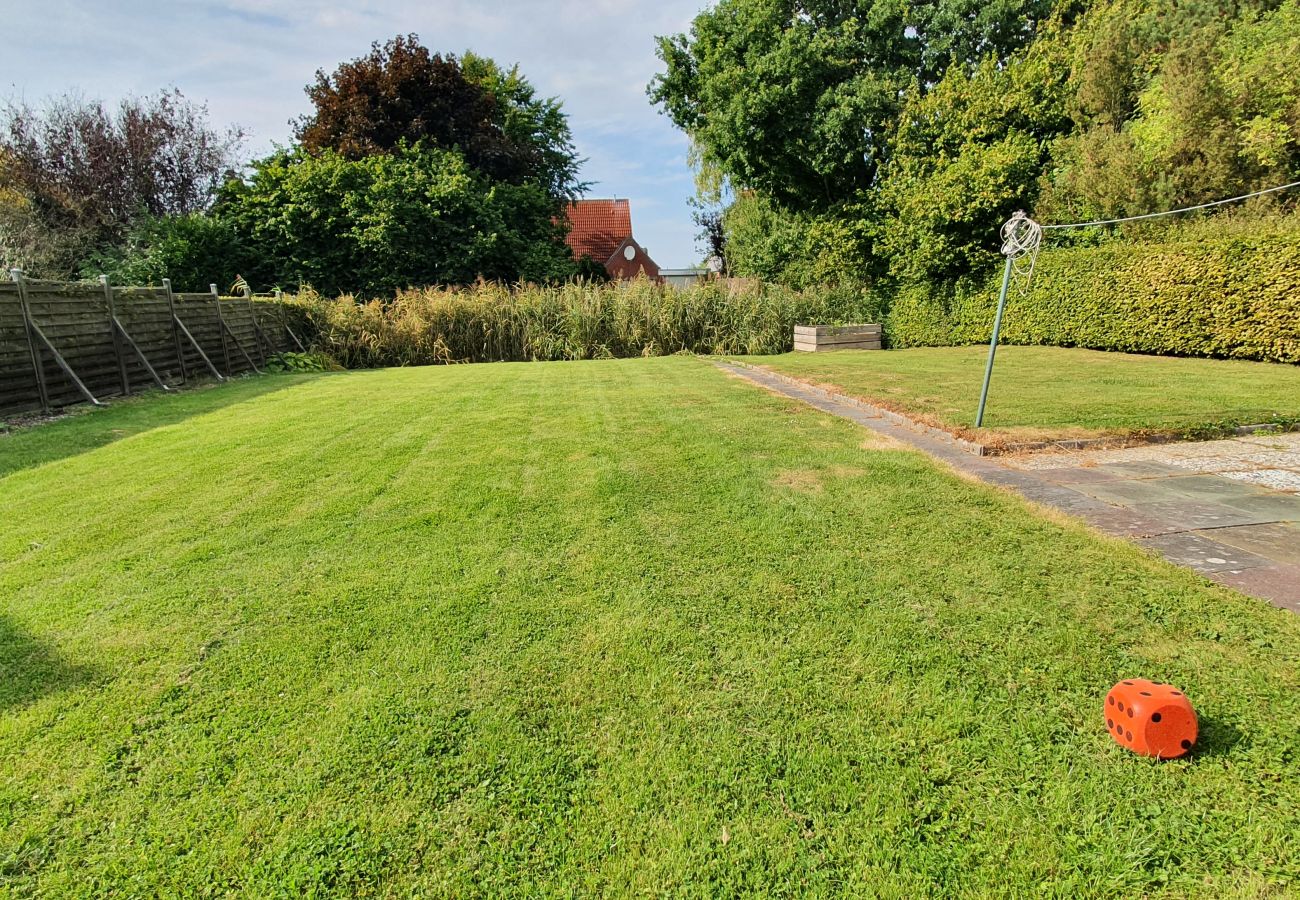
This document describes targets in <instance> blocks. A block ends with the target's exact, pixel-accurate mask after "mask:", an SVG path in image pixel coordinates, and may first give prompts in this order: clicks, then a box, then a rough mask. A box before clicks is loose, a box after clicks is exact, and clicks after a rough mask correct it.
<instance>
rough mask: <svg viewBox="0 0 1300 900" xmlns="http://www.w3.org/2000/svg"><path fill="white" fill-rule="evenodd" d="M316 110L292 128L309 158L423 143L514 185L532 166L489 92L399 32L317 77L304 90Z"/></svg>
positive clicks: (453, 62)
mask: <svg viewBox="0 0 1300 900" xmlns="http://www.w3.org/2000/svg"><path fill="white" fill-rule="evenodd" d="M307 96H308V97H310V98H311V102H312V104H313V105H314V106H315V108H316V109H315V112H314V113H312V114H311V115H309V116H306V117H304V118H302V119H300V120H298V122H297V123H296V127H297V137H298V140H299V142H300V143H301V144H302V147H303V149H305V150H306V151H307V152H309V153H318V152H320V151H322V150H326V149H332V150H336V151H338V152H339V153H341V154H343V155H344V156H346V157H348V158H349V159H359V158H360V157H363V156H370V155H373V154H378V153H388V152H390V151H392V150H393V149H394V148H395V147H397V146H398V144H400V143H402V142H406V143H408V144H412V145H413V144H415V143H416V142H418V141H423V142H424V143H425V144H426V145H432V146H434V147H438V148H440V149H447V150H450V149H453V148H455V149H459V151H460V152H461V154H462V155H464V157H465V161H466V162H468V163H469V164H470V165H471V166H473V167H474V168H476V169H478V170H480V171H481V172H484V173H485V174H487V175H489V176H491V177H493V178H498V179H501V180H504V181H510V182H516V183H517V182H519V181H521V180H523V179H524V178H526V177H527V176H528V175H529V174H530V173H531V171H532V170H533V169H534V168H535V167H536V166H537V164H538V162H539V161H538V159H536V151H535V150H534V149H533V148H531V147H529V146H527V145H524V144H520V143H518V142H515V141H512V140H511V139H510V138H509V136H507V134H506V132H505V130H504V128H503V127H502V126H501V124H500V122H499V121H498V104H497V102H496V99H495V98H494V97H493V95H492V94H491V93H490V92H489V91H487V90H485V89H484V88H483V87H482V86H480V85H479V84H476V83H475V82H473V81H471V80H470V79H468V78H467V77H466V76H465V73H464V72H463V71H462V70H461V66H460V62H459V61H458V60H457V59H456V57H455V56H453V55H451V54H448V55H447V56H445V57H444V56H442V55H441V54H437V53H430V52H429V50H428V49H427V48H426V47H424V46H422V45H421V44H420V41H419V38H418V37H417V36H416V35H414V34H410V35H405V36H402V35H399V36H398V37H395V38H393V39H392V40H391V41H389V42H388V43H386V44H384V45H382V46H380V44H379V43H378V42H375V43H374V44H372V45H371V47H370V52H369V53H368V54H366V55H365V56H363V57H361V58H359V59H354V60H352V61H351V62H345V63H343V64H342V65H340V66H339V67H338V68H337V69H335V70H334V74H333V75H327V74H326V73H325V71H324V70H323V69H322V70H319V71H317V73H316V82H315V84H312V85H310V86H309V87H308V88H307Z"/></svg>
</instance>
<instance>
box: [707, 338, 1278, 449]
mask: <svg viewBox="0 0 1300 900" xmlns="http://www.w3.org/2000/svg"><path fill="white" fill-rule="evenodd" d="M708 358H709V359H713V360H723V361H725V362H727V363H729V364H731V365H735V366H740V367H742V368H746V369H752V370H754V371H758V372H763V373H764V374H766V375H770V376H771V377H773V378H776V379H778V380H780V381H784V382H786V383H787V384H792V385H797V386H798V387H801V388H805V389H807V390H810V391H813V392H815V393H818V394H820V395H822V396H824V397H825V398H826V399H828V400H835V401H837V402H840V403H849V404H852V405H854V406H857V407H860V408H862V409H865V410H867V411H868V412H871V413H872V414H873V415H877V416H879V417H880V418H882V419H886V420H888V421H890V422H893V423H894V424H896V425H901V426H903V427H904V428H907V429H909V430H911V431H916V432H919V433H921V434H929V435H932V436H936V437H937V436H942V437H946V438H950V439H951V440H952V441H953V442H954V443H956V445H957V446H958V447H960V448H961V449H962V450H964V451H965V452H967V453H971V454H974V455H975V456H1009V455H1012V454H1017V453H1039V452H1056V451H1075V450H1119V449H1123V448H1125V447H1142V446H1150V445H1156V444H1177V443H1190V442H1195V441H1211V440H1218V439H1222V438H1230V437H1246V436H1249V435H1253V434H1261V433H1262V434H1283V433H1288V432H1293V431H1300V419H1289V418H1285V419H1280V420H1279V421H1277V422H1259V423H1254V424H1248V425H1237V424H1235V423H1226V422H1225V423H1207V424H1205V425H1193V426H1188V427H1186V428H1184V429H1182V430H1177V431H1142V430H1136V431H1130V432H1118V433H1115V434H1105V435H1101V436H1099V437H1092V438H1056V439H1048V440H1041V441H1012V440H998V439H996V438H995V439H992V440H990V439H988V438H985V439H983V440H978V439H976V432H975V430H974V429H970V428H963V427H952V426H945V425H943V424H941V423H940V422H939V421H938V420H936V419H932V418H930V417H927V416H919V415H917V414H915V413H909V412H904V411H902V410H900V409H898V408H896V407H894V406H892V405H885V404H884V403H883V402H882V401H879V400H868V399H866V398H864V397H858V396H856V395H854V394H846V393H843V392H842V391H835V390H831V389H830V388H827V387H825V386H823V385H821V384H818V383H816V382H813V381H807V380H805V379H802V378H796V377H794V376H793V375H787V374H785V373H784V372H780V371H778V370H776V369H773V368H771V367H770V366H763V365H756V364H754V363H751V362H748V361H746V360H743V359H738V358H737V357H734V356H727V355H714V356H710V357H708Z"/></svg>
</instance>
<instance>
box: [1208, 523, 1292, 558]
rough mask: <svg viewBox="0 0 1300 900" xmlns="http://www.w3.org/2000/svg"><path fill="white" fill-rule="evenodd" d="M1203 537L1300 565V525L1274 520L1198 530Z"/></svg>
mask: <svg viewBox="0 0 1300 900" xmlns="http://www.w3.org/2000/svg"><path fill="white" fill-rule="evenodd" d="M1197 534H1200V535H1201V537H1206V538H1209V539H1210V540H1214V541H1218V542H1220V543H1222V544H1228V545H1230V546H1233V547H1237V548H1239V549H1241V550H1246V551H1249V552H1251V553H1254V554H1256V555H1258V556H1265V557H1268V558H1269V559H1271V560H1273V561H1274V562H1280V563H1286V564H1288V565H1295V566H1300V525H1296V524H1295V523H1293V522H1273V523H1271V524H1268V525H1241V526H1238V527H1236V528H1215V529H1212V530H1210V531H1203V532H1197Z"/></svg>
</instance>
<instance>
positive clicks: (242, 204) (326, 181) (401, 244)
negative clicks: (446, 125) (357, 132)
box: [214, 147, 575, 297]
mask: <svg viewBox="0 0 1300 900" xmlns="http://www.w3.org/2000/svg"><path fill="white" fill-rule="evenodd" d="M557 212H558V206H557V202H556V200H555V199H554V198H552V197H550V196H549V195H547V193H546V191H545V190H544V189H543V187H541V186H539V185H537V184H533V183H525V184H519V185H516V184H501V183H496V182H492V181H490V180H489V179H487V178H486V177H485V176H483V175H482V174H481V173H479V172H477V171H475V170H474V169H472V168H471V167H470V166H469V165H468V164H466V162H465V160H464V158H463V157H462V156H461V155H460V154H459V153H457V152H455V151H451V150H438V149H432V148H413V147H399V148H398V149H397V150H395V151H393V153H391V154H388V155H383V156H366V157H362V158H361V159H347V158H346V157H344V156H342V155H340V154H338V153H335V152H333V151H324V152H322V153H320V154H318V155H315V156H309V155H307V154H305V153H302V152H286V153H279V154H277V155H275V156H272V157H269V158H267V159H264V160H261V161H259V162H257V163H255V164H254V170H253V174H252V177H251V178H250V179H249V180H248V181H247V182H243V181H232V182H228V183H227V184H226V186H225V187H224V188H223V191H222V197H221V201H220V202H219V203H218V205H217V207H216V209H215V210H214V214H216V215H218V216H220V217H221V218H223V219H224V220H226V221H228V222H230V223H232V225H233V227H234V228H235V230H236V231H237V232H238V233H239V234H240V235H241V237H242V238H243V240H244V241H245V242H246V243H247V245H248V247H249V248H250V250H251V251H252V253H254V254H255V257H256V260H257V262H256V264H255V265H250V267H249V269H248V270H247V271H245V272H243V273H242V274H243V275H244V276H245V277H246V278H248V280H249V281H250V282H253V283H256V284H263V285H265V284H280V285H285V286H297V285H300V284H310V285H312V286H313V287H315V288H316V289H318V290H323V291H325V292H327V293H330V294H333V293H342V292H345V291H352V292H356V293H358V294H363V295H366V296H371V297H373V296H377V295H391V294H392V292H393V291H394V290H395V289H398V288H406V287H410V286H412V285H420V284H448V283H450V284H465V283H468V282H472V281H473V280H474V279H475V278H478V277H480V276H481V277H484V278H489V279H504V280H512V279H529V280H538V281H542V280H547V279H550V278H565V277H568V276H569V275H571V274H572V273H573V272H574V270H575V264H574V261H573V255H572V253H571V252H570V251H569V248H568V247H567V246H566V245H565V243H564V239H563V233H562V230H561V228H560V226H559V225H557V224H556V220H555V216H556V213H557Z"/></svg>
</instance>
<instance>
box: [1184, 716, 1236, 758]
mask: <svg viewBox="0 0 1300 900" xmlns="http://www.w3.org/2000/svg"><path fill="white" fill-rule="evenodd" d="M1197 722H1198V729H1197V732H1198V733H1197V735H1196V744H1195V746H1193V747H1192V752H1191V758H1192V759H1204V758H1206V757H1213V756H1223V755H1224V754H1225V753H1227V752H1228V751H1229V750H1231V749H1232V748H1233V747H1235V746H1237V744H1239V743H1240V742H1241V738H1242V733H1241V729H1239V728H1237V726H1235V725H1230V724H1229V723H1227V722H1224V721H1222V720H1220V719H1214V718H1210V717H1208V716H1198V717H1197Z"/></svg>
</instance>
